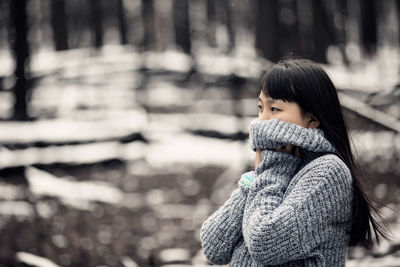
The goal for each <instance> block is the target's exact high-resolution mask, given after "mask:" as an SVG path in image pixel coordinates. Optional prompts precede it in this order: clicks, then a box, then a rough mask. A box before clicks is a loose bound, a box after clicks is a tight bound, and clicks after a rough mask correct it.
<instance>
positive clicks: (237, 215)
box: [200, 184, 249, 264]
mask: <svg viewBox="0 0 400 267" xmlns="http://www.w3.org/2000/svg"><path fill="white" fill-rule="evenodd" d="M248 190H249V188H248V187H247V186H245V185H244V184H239V188H237V189H235V190H234V191H233V192H232V193H231V196H230V198H229V199H228V200H227V201H226V202H225V203H224V204H223V205H222V206H221V207H220V208H219V209H218V210H217V211H215V212H214V213H213V214H212V215H211V216H210V217H209V218H208V219H207V220H206V221H204V223H203V224H202V226H201V230H200V241H201V246H202V248H203V250H204V255H205V256H206V258H207V260H208V261H210V262H211V263H213V264H228V263H229V262H230V260H231V257H232V253H233V250H234V248H235V246H236V243H237V241H238V240H239V238H241V237H242V221H243V210H244V205H245V203H246V198H247V193H248Z"/></svg>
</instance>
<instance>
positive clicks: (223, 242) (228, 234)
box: [200, 119, 352, 267]
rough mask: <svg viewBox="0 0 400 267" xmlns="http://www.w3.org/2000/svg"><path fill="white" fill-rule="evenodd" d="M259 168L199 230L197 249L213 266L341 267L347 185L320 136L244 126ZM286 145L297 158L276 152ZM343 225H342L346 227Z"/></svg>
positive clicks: (269, 125)
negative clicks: (258, 152)
mask: <svg viewBox="0 0 400 267" xmlns="http://www.w3.org/2000/svg"><path fill="white" fill-rule="evenodd" d="M250 142H251V149H252V150H254V151H255V150H256V148H260V149H261V158H262V161H261V163H260V164H259V165H258V166H257V168H256V170H255V178H254V182H253V183H252V184H251V185H250V186H245V185H243V184H239V188H237V189H236V190H234V191H233V192H232V194H231V196H230V198H229V199H228V200H227V201H226V202H225V203H224V205H223V206H221V207H220V208H219V209H218V210H217V211H215V212H214V213H213V214H212V215H211V216H210V217H209V218H208V219H207V220H206V221H205V222H204V223H203V225H202V227H201V231H200V239H201V245H202V247H203V250H204V254H205V256H206V258H207V259H208V260H209V261H210V262H211V263H214V264H228V263H229V266H319V267H320V266H329V267H332V266H334V267H336V266H344V265H345V258H346V248H347V244H348V241H349V231H350V229H351V223H349V222H348V221H349V220H350V218H351V208H352V205H351V203H352V179H351V174H350V171H349V169H348V168H347V166H346V165H345V163H344V162H343V161H342V160H341V159H340V158H339V157H338V156H337V155H336V150H335V148H334V147H333V146H332V144H331V143H330V142H329V141H328V140H327V139H326V138H325V137H324V132H323V131H322V130H321V129H307V128H303V127H301V126H299V125H296V124H293V123H289V122H284V121H280V120H277V119H272V120H266V121H259V120H254V121H253V122H252V123H251V124H250ZM285 144H294V145H296V146H299V147H300V151H301V157H300V158H298V157H295V156H293V155H290V154H287V153H282V152H277V151H275V150H273V149H274V148H276V147H280V146H283V145H285ZM346 221H347V223H346Z"/></svg>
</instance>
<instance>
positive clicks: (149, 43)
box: [141, 0, 156, 50]
mask: <svg viewBox="0 0 400 267" xmlns="http://www.w3.org/2000/svg"><path fill="white" fill-rule="evenodd" d="M154 13H155V12H154V1H153V0H142V19H143V23H142V24H143V40H142V44H141V47H142V48H143V49H144V50H152V49H154V48H155V45H156V30H155V23H154V18H155V14H154Z"/></svg>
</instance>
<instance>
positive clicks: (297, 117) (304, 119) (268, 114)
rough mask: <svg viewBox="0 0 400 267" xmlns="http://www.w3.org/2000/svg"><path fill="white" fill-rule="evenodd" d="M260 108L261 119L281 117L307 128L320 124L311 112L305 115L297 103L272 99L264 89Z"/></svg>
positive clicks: (259, 104)
mask: <svg viewBox="0 0 400 267" xmlns="http://www.w3.org/2000/svg"><path fill="white" fill-rule="evenodd" d="M258 109H259V110H258V119H259V120H270V119H279V120H282V121H287V122H291V123H295V124H297V125H300V126H303V127H305V128H314V127H318V125H319V123H318V122H317V121H315V120H314V119H315V118H314V117H313V116H311V115H309V114H305V115H303V114H302V112H301V108H300V106H299V105H298V104H297V103H295V102H284V101H283V100H278V99H276V100H275V99H272V98H270V97H269V96H266V95H265V94H264V92H263V91H261V93H260V95H259V98H258Z"/></svg>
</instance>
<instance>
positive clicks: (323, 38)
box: [312, 0, 335, 63]
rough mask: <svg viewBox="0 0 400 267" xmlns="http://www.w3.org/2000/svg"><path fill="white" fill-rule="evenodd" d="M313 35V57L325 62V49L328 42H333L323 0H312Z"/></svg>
mask: <svg viewBox="0 0 400 267" xmlns="http://www.w3.org/2000/svg"><path fill="white" fill-rule="evenodd" d="M312 4H313V15H314V23H313V36H314V47H315V53H314V55H313V58H314V59H315V60H316V61H318V62H321V63H327V60H326V51H327V49H328V47H329V45H330V44H332V43H333V42H334V39H335V38H334V34H333V32H332V27H330V25H329V20H328V14H327V12H326V9H325V6H324V3H323V1H321V0H313V1H312Z"/></svg>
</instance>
